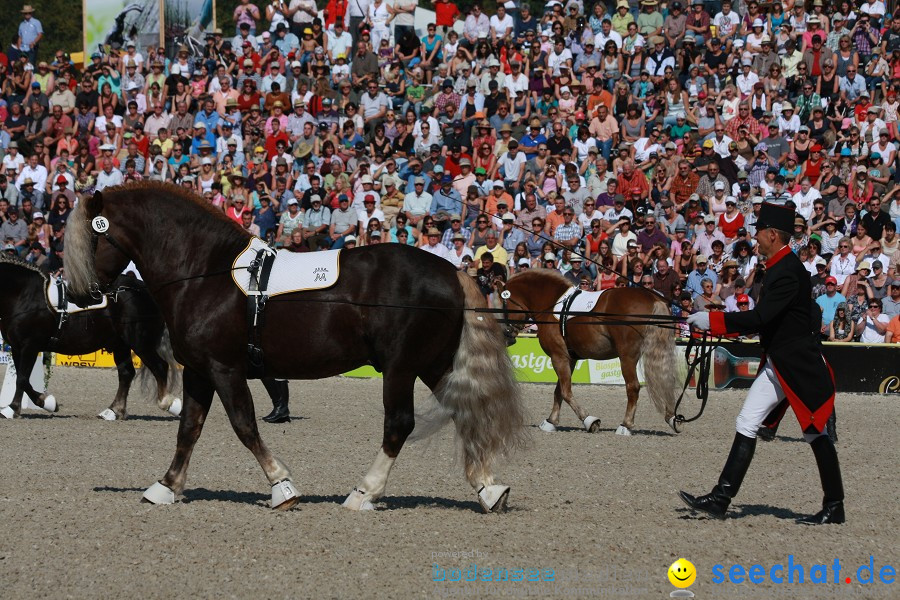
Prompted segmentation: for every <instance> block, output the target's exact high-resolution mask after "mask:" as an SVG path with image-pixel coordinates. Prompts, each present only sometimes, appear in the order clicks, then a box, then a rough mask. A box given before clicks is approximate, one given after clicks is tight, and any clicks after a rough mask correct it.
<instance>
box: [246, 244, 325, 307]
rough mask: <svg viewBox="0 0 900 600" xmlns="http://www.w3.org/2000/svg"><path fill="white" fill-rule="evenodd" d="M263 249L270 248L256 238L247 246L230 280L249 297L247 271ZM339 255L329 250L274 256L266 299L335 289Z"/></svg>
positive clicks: (284, 253)
mask: <svg viewBox="0 0 900 600" xmlns="http://www.w3.org/2000/svg"><path fill="white" fill-rule="evenodd" d="M263 248H268V246H267V245H266V243H265V242H264V241H262V240H261V239H259V238H253V239H252V240H250V243H249V244H247V248H246V249H245V250H244V251H243V252H241V253H240V254H238V255H237V258H235V259H234V264H233V265H232V271H231V277H232V279H234V283H235V285H237V286H238V288H240V290H241V291H242V292H244V294H247V292H248V291H249V289H250V271H249V270H248V268H247V267H249V266H250V263H251V262H253V260H254V259H255V258H256V254H257V253H258V252H259V251H260V250H262V249H263ZM340 253H341V251H340V250H326V251H325V252H288V251H287V250H279V251H278V252H277V253H276V255H275V264H273V265H272V273H271V274H270V275H269V283H268V285H267V286H266V290H265V291H266V295H267V296H278V295H279V294H290V293H292V292H303V291H309V290H322V289H325V288H328V287H331V286H333V285H334V284H335V283H337V280H338V274H339V271H340V264H339V263H338V256H339V255H340Z"/></svg>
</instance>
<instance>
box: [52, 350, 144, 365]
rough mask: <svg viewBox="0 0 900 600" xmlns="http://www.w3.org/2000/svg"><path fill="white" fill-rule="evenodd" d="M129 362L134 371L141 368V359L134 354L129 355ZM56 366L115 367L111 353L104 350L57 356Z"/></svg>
mask: <svg viewBox="0 0 900 600" xmlns="http://www.w3.org/2000/svg"><path fill="white" fill-rule="evenodd" d="M131 361H132V362H133V363H134V367H135V368H136V369H139V368H140V367H141V359H140V358H138V357H137V355H136V354H135V353H134V352H132V353H131ZM56 365H57V366H61V367H102V368H114V367H115V366H116V361H115V359H114V358H113V355H112V353H111V352H107V351H106V350H98V351H97V352H91V353H90V354H79V355H77V356H68V355H66V354H57V355H56Z"/></svg>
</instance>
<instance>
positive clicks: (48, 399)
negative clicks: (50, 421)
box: [44, 394, 59, 413]
mask: <svg viewBox="0 0 900 600" xmlns="http://www.w3.org/2000/svg"><path fill="white" fill-rule="evenodd" d="M58 408H59V406H58V405H57V404H56V398H55V397H54V396H53V394H50V395H49V396H45V397H44V410H46V411H47V412H48V413H55V412H56V410H57V409H58Z"/></svg>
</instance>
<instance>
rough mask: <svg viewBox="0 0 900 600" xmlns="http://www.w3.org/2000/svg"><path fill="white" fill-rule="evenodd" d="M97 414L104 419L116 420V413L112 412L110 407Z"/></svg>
mask: <svg viewBox="0 0 900 600" xmlns="http://www.w3.org/2000/svg"><path fill="white" fill-rule="evenodd" d="M97 416H98V417H100V418H101V419H103V420H104V421H115V420H116V413H114V412H113V411H112V409H109V408H107V409H105V410H104V411H103V412H101V413H100V414H99V415H97Z"/></svg>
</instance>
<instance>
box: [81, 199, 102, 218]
mask: <svg viewBox="0 0 900 600" xmlns="http://www.w3.org/2000/svg"><path fill="white" fill-rule="evenodd" d="M82 202H84V212H85V214H86V216H87V218H88V220H90V219H93V218H94V217H96V216H97V215H99V214H100V211H101V210H103V194H102V193H101V192H94V195H93V196H91V197H89V198H85V199H84V200H82Z"/></svg>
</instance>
